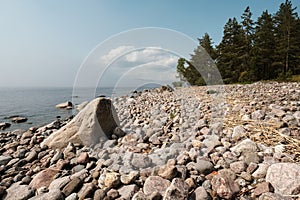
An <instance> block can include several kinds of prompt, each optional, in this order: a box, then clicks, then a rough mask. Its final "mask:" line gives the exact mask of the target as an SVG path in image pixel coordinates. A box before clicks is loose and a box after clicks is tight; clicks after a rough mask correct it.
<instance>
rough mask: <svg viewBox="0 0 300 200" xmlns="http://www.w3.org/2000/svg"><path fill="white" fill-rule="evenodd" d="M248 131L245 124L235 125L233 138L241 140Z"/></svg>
mask: <svg viewBox="0 0 300 200" xmlns="http://www.w3.org/2000/svg"><path fill="white" fill-rule="evenodd" d="M245 133H246V130H245V128H244V127H243V126H235V127H234V128H233V133H232V136H231V137H232V139H234V140H239V139H240V138H242V137H244V135H245Z"/></svg>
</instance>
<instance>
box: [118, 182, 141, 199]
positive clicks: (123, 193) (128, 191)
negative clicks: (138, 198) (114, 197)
mask: <svg viewBox="0 0 300 200" xmlns="http://www.w3.org/2000/svg"><path fill="white" fill-rule="evenodd" d="M138 190H139V188H138V186H137V185H135V184H132V185H124V186H122V187H121V188H120V189H118V192H119V195H120V198H121V199H126V200H130V199H132V197H133V195H134V194H135V193H136V192H137V191H138Z"/></svg>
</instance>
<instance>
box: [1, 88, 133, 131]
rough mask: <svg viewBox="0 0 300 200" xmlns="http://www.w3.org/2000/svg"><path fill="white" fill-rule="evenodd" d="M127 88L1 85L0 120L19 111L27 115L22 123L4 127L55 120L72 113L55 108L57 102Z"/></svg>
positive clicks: (115, 93) (114, 93)
mask: <svg viewBox="0 0 300 200" xmlns="http://www.w3.org/2000/svg"><path fill="white" fill-rule="evenodd" d="M130 91H131V90H130V89H129V88H119V89H116V90H113V88H98V89H97V91H96V92H95V89H91V88H81V89H75V90H73V88H0V122H9V123H11V121H10V119H4V118H5V117H8V116H12V115H19V116H23V117H27V118H28V121H27V122H25V123H20V124H14V123H11V124H12V125H11V127H10V128H9V129H6V130H5V131H10V130H15V129H23V130H26V129H28V128H30V127H32V126H41V125H45V124H48V123H50V122H52V121H54V120H56V117H57V116H61V118H62V119H64V118H66V117H68V116H71V115H72V114H73V111H71V110H64V109H57V108H55V105H56V104H59V103H62V102H66V101H72V102H73V104H75V105H76V104H80V103H81V102H83V101H90V100H92V99H94V98H95V97H97V96H99V95H105V96H107V97H111V96H112V97H116V96H123V95H126V94H130Z"/></svg>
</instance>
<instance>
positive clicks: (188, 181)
mask: <svg viewBox="0 0 300 200" xmlns="http://www.w3.org/2000/svg"><path fill="white" fill-rule="evenodd" d="M184 182H186V183H187V184H188V186H189V191H191V190H192V189H194V188H195V187H196V184H195V181H194V179H193V178H187V179H186V180H185V181H184Z"/></svg>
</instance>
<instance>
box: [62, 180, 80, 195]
mask: <svg viewBox="0 0 300 200" xmlns="http://www.w3.org/2000/svg"><path fill="white" fill-rule="evenodd" d="M81 185H82V180H81V179H80V178H77V177H75V178H73V179H72V180H71V181H70V182H69V183H68V184H67V185H66V186H65V187H64V188H63V189H62V192H63V193H64V195H65V196H69V195H70V194H72V193H73V192H76V191H77V190H78V189H79V188H80V187H81Z"/></svg>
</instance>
